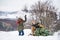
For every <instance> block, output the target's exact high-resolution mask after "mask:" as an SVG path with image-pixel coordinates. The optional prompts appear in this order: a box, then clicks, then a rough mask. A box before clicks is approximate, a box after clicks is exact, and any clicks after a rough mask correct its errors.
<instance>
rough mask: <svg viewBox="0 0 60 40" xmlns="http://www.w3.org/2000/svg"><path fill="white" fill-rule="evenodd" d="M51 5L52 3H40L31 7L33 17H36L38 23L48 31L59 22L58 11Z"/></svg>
mask: <svg viewBox="0 0 60 40" xmlns="http://www.w3.org/2000/svg"><path fill="white" fill-rule="evenodd" d="M51 3H52V2H51V1H45V2H41V1H38V2H37V3H35V4H34V5H32V7H31V11H32V16H33V15H36V21H41V24H43V25H45V27H47V28H48V29H50V27H49V26H50V25H51V24H52V23H53V22H54V21H55V20H57V14H56V11H57V9H56V8H55V7H54V6H53V5H52V4H51Z"/></svg>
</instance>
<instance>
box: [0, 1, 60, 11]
mask: <svg viewBox="0 0 60 40" xmlns="http://www.w3.org/2000/svg"><path fill="white" fill-rule="evenodd" d="M37 1H38V0H0V11H18V10H21V9H23V7H24V6H25V5H27V6H28V7H29V6H31V5H32V4H33V3H35V2H37ZM43 1H44V0H43ZM59 4H60V0H54V5H55V7H56V8H59V11H60V5H59Z"/></svg>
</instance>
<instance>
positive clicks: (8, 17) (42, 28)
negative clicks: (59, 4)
mask: <svg viewBox="0 0 60 40" xmlns="http://www.w3.org/2000/svg"><path fill="white" fill-rule="evenodd" d="M5 2H6V3H8V2H7V0H6V1H5ZM13 2H14V1H12V3H13ZM17 2H19V1H16V2H15V5H17V4H16V3H17ZM22 2H23V1H21V3H22ZM24 2H26V0H24ZM29 2H30V1H29ZM12 3H11V4H12ZM19 3H20V2H19ZM21 3H20V4H19V5H21V6H22V4H21ZM8 4H9V3H8ZM8 4H4V5H8ZM13 4H14V3H13ZM13 4H12V5H13ZM23 4H24V3H23ZM27 4H28V2H26V4H24V5H23V7H22V9H21V10H20V9H19V7H20V6H19V5H17V6H19V7H17V6H16V7H17V8H16V9H19V10H16V11H12V10H14V9H12V10H11V11H10V10H9V11H6V9H9V8H10V5H8V6H7V7H6V6H5V7H6V8H5V7H2V5H3V1H1V3H0V9H1V10H0V32H1V33H0V37H1V36H2V37H1V38H0V39H1V40H4V39H5V40H10V39H13V40H17V39H18V40H20V39H21V40H24V39H25V40H29V39H30V38H34V40H37V39H38V40H40V39H41V40H43V39H46V40H60V39H59V37H60V36H58V35H60V11H59V8H57V7H55V5H54V1H52V0H45V1H42V0H38V1H36V2H32V1H31V3H30V4H31V5H30V4H28V5H27ZM15 5H13V6H15ZM29 5H30V6H29ZM8 7H9V8H8ZM11 7H12V6H11ZM12 8H14V7H12ZM3 9H4V10H5V11H4V10H3ZM6 33H7V34H6ZM5 34H6V35H5ZM3 35H4V37H3ZM8 35H9V36H8ZM7 36H8V38H5V37H7ZM14 36H15V38H14ZM21 36H23V37H21ZM25 36H28V37H25ZM29 36H32V37H29ZM45 36H46V37H45ZM20 37H21V38H20ZM24 37H25V38H24ZM3 38H4V39H3ZM26 38H28V39H26Z"/></svg>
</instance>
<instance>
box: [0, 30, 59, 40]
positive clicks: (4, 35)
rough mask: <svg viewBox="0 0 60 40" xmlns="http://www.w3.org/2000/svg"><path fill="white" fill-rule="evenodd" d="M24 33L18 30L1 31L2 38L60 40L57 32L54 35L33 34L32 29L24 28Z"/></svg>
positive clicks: (0, 37) (5, 39)
mask: <svg viewBox="0 0 60 40" xmlns="http://www.w3.org/2000/svg"><path fill="white" fill-rule="evenodd" d="M24 33H25V35H24V36H19V35H18V31H9V32H5V31H4V32H3V31H0V40H59V36H58V35H57V33H55V34H54V35H53V36H31V35H29V34H30V33H31V30H30V29H24Z"/></svg>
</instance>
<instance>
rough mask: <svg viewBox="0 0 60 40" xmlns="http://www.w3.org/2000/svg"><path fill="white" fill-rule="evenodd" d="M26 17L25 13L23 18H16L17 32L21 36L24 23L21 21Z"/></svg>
mask: <svg viewBox="0 0 60 40" xmlns="http://www.w3.org/2000/svg"><path fill="white" fill-rule="evenodd" d="M26 20H27V18H26V15H25V20H23V19H21V18H18V20H17V24H18V32H19V35H21V36H23V35H24V31H23V30H24V25H23V23H24V22H26Z"/></svg>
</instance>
